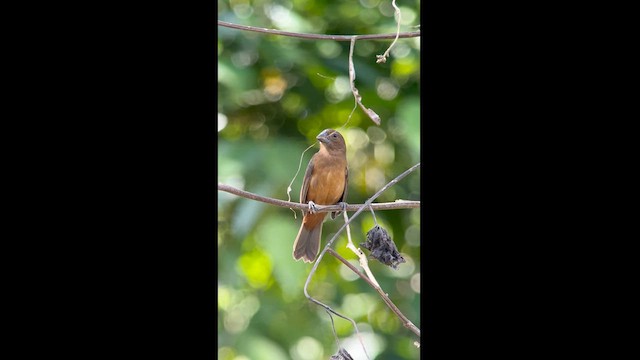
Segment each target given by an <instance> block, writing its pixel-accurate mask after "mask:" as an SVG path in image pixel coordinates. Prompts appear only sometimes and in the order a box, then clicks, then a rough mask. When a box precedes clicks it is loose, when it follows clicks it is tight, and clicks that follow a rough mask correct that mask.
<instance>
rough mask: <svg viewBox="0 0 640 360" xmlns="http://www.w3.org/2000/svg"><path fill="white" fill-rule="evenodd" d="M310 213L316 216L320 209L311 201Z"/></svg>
mask: <svg viewBox="0 0 640 360" xmlns="http://www.w3.org/2000/svg"><path fill="white" fill-rule="evenodd" d="M309 212H310V213H312V214H315V213H316V212H318V208H317V207H316V204H315V203H314V202H313V201H309Z"/></svg>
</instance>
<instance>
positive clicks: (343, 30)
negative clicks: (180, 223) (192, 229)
mask: <svg viewBox="0 0 640 360" xmlns="http://www.w3.org/2000/svg"><path fill="white" fill-rule="evenodd" d="M397 5H398V6H399V7H400V9H401V11H402V22H401V29H400V30H401V31H403V32H407V31H416V30H419V24H420V19H419V14H420V2H419V0H407V1H404V0H403V1H398V2H397ZM218 19H219V20H223V21H228V22H232V23H236V24H243V25H252V26H257V27H264V28H272V29H280V30H286V31H292V32H305V33H316V34H333V35H352V34H382V33H395V31H396V26H397V25H396V23H395V20H394V11H393V7H392V6H391V1H386V0H359V1H358V0H349V1H344V0H342V1H333V0H327V1H306V0H282V1H277V0H253V1H249V0H231V1H230V0H224V1H220V0H219V1H218ZM391 42H392V40H367V41H365V40H362V41H358V42H357V43H356V47H355V51H354V59H353V60H354V66H355V70H356V83H355V84H356V87H357V88H358V90H359V92H360V94H361V95H362V97H363V98H362V101H363V103H364V105H365V106H367V107H370V108H372V109H373V110H374V111H375V112H376V113H378V114H379V115H380V117H381V119H382V123H381V125H380V126H377V125H375V124H374V123H373V122H372V121H371V120H370V119H369V118H368V117H367V116H366V115H365V114H364V113H363V112H362V110H361V109H360V108H359V107H358V108H357V109H356V110H355V111H354V113H353V116H352V118H351V120H350V121H349V123H348V124H347V125H346V127H344V128H342V126H343V125H344V124H345V122H346V121H347V118H348V116H349V114H350V113H351V111H352V109H353V107H354V99H353V95H352V93H351V90H350V87H349V72H348V55H349V42H336V41H329V40H305V39H297V38H291V37H284V36H274V35H268V34H262V33H254V32H247V31H241V30H236V29H229V28H225V27H221V26H218V44H217V47H218V64H217V66H218V144H219V145H218V181H219V182H221V183H225V184H229V185H232V186H235V187H238V188H241V189H244V190H246V191H249V192H253V193H256V194H260V195H264V196H269V197H273V198H278V199H282V200H287V187H288V186H289V183H290V182H291V180H292V179H293V177H294V176H295V175H296V171H298V166H299V163H300V156H301V154H302V152H303V151H304V150H305V149H306V148H307V147H308V146H309V145H311V144H313V143H314V142H316V140H315V137H316V135H317V134H318V133H320V132H321V131H322V130H323V129H326V128H335V129H338V130H339V131H340V132H341V133H342V134H343V135H344V137H345V140H346V142H347V159H348V161H349V192H348V197H347V199H346V200H347V202H348V203H350V204H356V203H363V202H364V201H366V199H367V198H369V197H370V196H372V195H373V194H374V193H375V192H376V191H377V190H378V189H380V188H381V187H382V186H384V185H385V184H386V183H387V182H388V181H390V180H391V179H393V178H395V177H396V176H397V175H399V174H400V173H402V172H403V171H405V170H406V169H408V168H409V167H411V166H412V165H414V164H416V163H417V162H419V161H420V89H419V82H420V38H419V37H417V38H408V39H399V40H398V41H397V43H396V44H395V46H394V48H393V50H392V51H391V56H390V58H389V59H388V60H387V62H386V63H385V64H376V55H377V54H382V53H384V52H385V51H386V49H387V48H388V47H389V45H390V44H391ZM316 151H318V145H317V144H316V146H315V147H314V148H312V149H310V150H309V151H307V152H306V153H305V154H304V158H303V160H302V164H301V165H300V172H299V174H298V175H297V177H296V179H295V181H294V183H293V184H292V186H291V188H292V191H291V201H296V202H297V201H299V192H300V186H301V184H302V178H303V176H304V171H305V168H306V166H307V163H308V161H309V159H310V157H311V156H312V155H313V154H314V153H315V152H316ZM396 199H406V200H420V170H419V169H418V170H416V171H415V172H413V173H412V174H410V175H409V176H408V177H406V178H405V179H404V180H402V181H400V182H399V183H398V184H396V185H394V186H393V187H391V188H390V189H389V190H387V191H386V192H385V193H384V194H383V195H382V196H380V197H379V198H378V199H377V200H376V202H388V201H394V200H396ZM350 214H353V213H350ZM376 218H377V221H378V223H379V224H380V225H381V226H383V227H384V228H385V229H387V231H388V232H389V234H390V235H391V236H392V238H393V240H394V241H395V243H396V245H397V246H398V249H399V251H400V252H401V254H402V255H403V256H404V258H405V259H406V263H403V264H400V266H399V267H398V269H397V270H393V269H391V268H389V267H387V266H385V265H383V264H381V263H379V262H377V261H375V260H371V261H370V267H371V270H372V272H373V273H374V274H375V275H376V277H377V279H378V281H379V282H380V285H381V286H382V288H383V289H384V290H385V291H386V292H387V293H388V294H389V297H390V298H391V300H392V301H393V302H394V303H395V304H396V305H397V306H398V308H399V309H400V310H401V311H402V312H403V313H404V314H405V315H406V316H407V317H408V318H409V319H410V320H412V321H413V322H414V324H415V325H416V326H418V327H420V325H421V324H420V209H401V210H387V211H378V212H376ZM217 221H218V284H217V286H218V339H217V340H218V358H219V359H223V360H232V359H236V360H242V359H252V360H254V359H255V360H262V359H265V360H266V359H296V360H297V359H301V360H315V359H328V358H329V357H330V356H331V355H332V354H335V353H336V352H337V350H338V349H337V345H336V342H335V339H334V335H333V332H332V330H331V322H330V320H329V317H328V315H327V313H326V312H325V311H324V310H323V309H322V308H320V307H318V306H316V305H313V304H311V303H309V302H308V301H307V300H306V299H305V297H304V293H303V286H304V283H305V280H306V278H307V275H308V273H309V272H310V270H311V267H312V265H311V264H304V263H302V262H295V261H294V260H293V258H292V256H291V252H292V246H293V241H294V239H295V237H296V234H297V232H298V229H299V226H300V223H301V213H300V212H298V213H297V218H294V214H293V212H292V211H291V210H289V209H286V208H281V207H276V206H271V205H267V204H264V203H261V202H257V201H252V200H248V199H245V198H242V197H238V196H235V195H232V194H228V193H225V192H218V219H217ZM342 224H343V220H342V217H340V218H338V219H336V220H333V221H331V220H329V218H327V221H326V222H325V224H324V228H323V243H322V246H324V244H326V241H327V240H328V239H330V238H331V237H332V236H333V234H335V231H337V230H338V229H339V228H340V226H342ZM373 226H374V221H373V217H372V216H371V213H370V212H364V213H362V214H361V215H359V217H358V218H357V219H356V220H355V221H354V223H353V225H352V227H351V231H352V237H353V241H354V243H355V244H356V245H358V244H359V243H362V242H364V241H365V235H366V233H367V231H368V230H370V229H371V228H372V227H373ZM346 242H347V240H346V235H345V234H344V233H343V234H342V235H341V236H340V238H339V239H338V240H337V241H336V242H335V243H334V248H335V249H336V251H337V252H338V253H340V254H341V255H342V256H343V257H345V258H346V259H348V260H350V261H352V262H353V263H354V264H355V265H356V266H357V267H358V268H359V265H358V264H357V260H356V257H355V255H354V254H353V253H351V252H350V251H349V250H348V249H346V247H345V246H346ZM364 251H365V253H367V254H368V251H367V250H364ZM309 292H310V294H312V295H313V296H314V297H315V298H317V299H318V300H320V301H322V302H324V303H326V304H327V305H329V306H331V307H332V308H333V309H334V310H336V311H338V312H340V313H342V314H344V315H346V316H349V317H351V318H352V319H354V320H355V321H356V322H357V323H358V326H359V329H360V331H361V333H362V334H363V336H364V339H365V343H366V346H367V351H368V352H369V355H370V356H372V358H376V359H417V358H419V356H420V350H419V349H417V348H416V347H415V346H413V345H412V343H413V342H414V340H416V339H417V337H416V336H415V335H414V334H413V333H412V332H410V331H409V330H408V329H406V328H404V327H403V326H402V324H401V323H400V321H399V320H398V318H397V317H396V316H395V314H393V313H392V312H391V310H390V309H389V308H388V307H387V306H386V305H385V303H384V302H383V301H382V299H380V297H379V296H378V294H377V293H376V292H375V291H374V290H373V289H372V288H371V287H369V285H367V284H366V283H365V282H364V281H362V280H361V279H359V278H357V276H356V275H355V274H353V273H352V272H351V271H350V270H348V269H347V268H346V267H345V266H344V265H342V264H341V263H340V262H339V261H338V260H336V259H335V258H333V257H332V256H330V255H327V256H325V257H324V259H323V261H322V263H321V264H320V266H319V268H318V271H317V272H316V274H315V275H314V277H313V280H312V281H311V283H310V286H309ZM334 319H335V326H336V331H337V334H338V336H339V339H340V345H341V346H342V347H344V348H346V349H347V350H348V351H349V352H350V353H351V355H352V356H353V357H354V359H356V360H359V359H364V358H365V357H364V356H363V354H362V353H361V352H362V350H361V347H360V345H359V343H358V340H357V338H356V336H355V332H354V329H353V326H352V325H351V324H350V323H349V322H347V321H345V320H343V319H340V318H337V317H334Z"/></svg>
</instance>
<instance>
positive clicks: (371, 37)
mask: <svg viewBox="0 0 640 360" xmlns="http://www.w3.org/2000/svg"><path fill="white" fill-rule="evenodd" d="M218 26H224V27H228V28H232V29H239V30H246V31H254V32H260V33H266V34H271V35H282V36H290V37H295V38H301V39H314V40H333V41H351V39H352V38H354V37H355V38H356V40H385V39H397V38H414V37H419V36H420V30H418V31H411V32H403V33H399V34H370V35H321V34H308V33H295V32H290V31H282V30H275V29H265V28H260V27H255V26H248V25H239V24H233V23H229V22H226V21H221V20H218Z"/></svg>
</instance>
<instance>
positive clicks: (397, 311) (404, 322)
mask: <svg viewBox="0 0 640 360" xmlns="http://www.w3.org/2000/svg"><path fill="white" fill-rule="evenodd" d="M327 252H328V253H329V254H331V255H333V256H334V257H335V258H336V259H338V260H340V261H341V262H342V263H343V264H345V265H346V266H347V267H348V268H349V269H351V270H352V271H353V272H354V273H356V274H357V275H358V276H360V277H361V278H362V279H363V280H364V281H366V282H367V284H369V285H370V286H371V287H372V288H374V289H375V290H376V291H377V292H378V294H380V297H382V300H383V301H384V302H385V303H386V304H387V306H389V308H390V309H391V311H393V312H394V313H395V314H396V315H397V316H398V318H400V321H402V325H404V327H406V328H407V329H409V330H411V331H413V333H414V334H416V335H418V336H420V329H419V328H418V327H417V326H415V325H414V324H413V323H412V322H411V320H409V319H408V318H407V317H406V316H404V314H403V313H402V312H401V311H400V309H398V307H397V306H396V305H395V304H394V303H393V301H391V299H389V295H388V294H386V293H385V292H384V291H383V290H382V288H380V287H379V286H376V284H375V283H374V282H373V281H371V280H369V279H368V278H367V277H366V276H365V275H364V274H363V273H361V272H360V271H358V269H357V268H356V267H355V266H353V264H351V263H350V262H349V261H347V259H345V258H343V257H342V256H340V254H338V253H337V252H336V251H335V250H333V249H331V248H329V249H327Z"/></svg>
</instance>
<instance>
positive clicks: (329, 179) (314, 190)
mask: <svg viewBox="0 0 640 360" xmlns="http://www.w3.org/2000/svg"><path fill="white" fill-rule="evenodd" d="M316 139H318V141H320V151H318V152H317V153H316V154H315V155H313V156H312V157H311V160H309V165H308V166H307V171H306V172H305V174H304V180H303V182H302V189H300V203H302V204H305V203H309V212H305V214H304V217H303V218H302V226H300V231H298V236H297V237H296V241H295V242H294V243H293V258H294V259H295V260H296V261H297V260H300V259H302V260H303V261H304V262H313V260H315V258H316V256H317V255H318V251H319V250H320V236H321V235H322V222H323V221H324V218H325V217H326V216H327V213H326V212H323V213H315V204H319V205H334V204H338V203H340V202H343V203H344V200H345V198H346V197H347V179H348V177H349V170H348V168H347V145H346V144H345V142H344V138H343V137H342V135H340V133H339V132H337V131H335V130H333V129H326V130H324V131H323V132H321V133H320V135H318V136H317V137H316ZM345 205H346V203H345ZM340 213H341V211H334V212H332V213H331V218H332V219H335V218H336V215H338V214H340Z"/></svg>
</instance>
